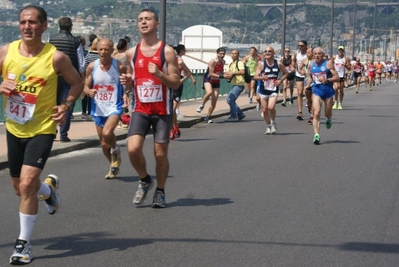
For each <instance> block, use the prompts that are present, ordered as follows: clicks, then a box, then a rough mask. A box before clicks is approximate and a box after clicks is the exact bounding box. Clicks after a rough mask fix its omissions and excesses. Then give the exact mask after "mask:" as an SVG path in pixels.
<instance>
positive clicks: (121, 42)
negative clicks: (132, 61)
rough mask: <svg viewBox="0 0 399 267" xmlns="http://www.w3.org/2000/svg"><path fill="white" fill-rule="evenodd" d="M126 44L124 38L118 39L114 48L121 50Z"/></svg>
mask: <svg viewBox="0 0 399 267" xmlns="http://www.w3.org/2000/svg"><path fill="white" fill-rule="evenodd" d="M126 46H127V41H126V39H119V41H118V44H117V45H116V49H118V50H122V49H123V48H125V47H126Z"/></svg>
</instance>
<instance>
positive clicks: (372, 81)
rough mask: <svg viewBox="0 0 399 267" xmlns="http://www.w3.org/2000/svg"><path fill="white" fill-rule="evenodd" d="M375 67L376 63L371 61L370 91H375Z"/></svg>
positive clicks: (369, 69)
mask: <svg viewBox="0 0 399 267" xmlns="http://www.w3.org/2000/svg"><path fill="white" fill-rule="evenodd" d="M375 70H376V68H375V65H374V61H373V60H370V62H369V64H368V65H367V71H368V74H369V75H368V77H369V78H368V80H369V90H370V91H373V86H374V85H375Z"/></svg>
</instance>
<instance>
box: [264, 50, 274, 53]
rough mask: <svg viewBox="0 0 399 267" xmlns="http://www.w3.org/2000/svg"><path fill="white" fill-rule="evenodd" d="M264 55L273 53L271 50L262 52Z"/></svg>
mask: <svg viewBox="0 0 399 267" xmlns="http://www.w3.org/2000/svg"><path fill="white" fill-rule="evenodd" d="M263 52H264V53H273V51H272V50H265V51H263Z"/></svg>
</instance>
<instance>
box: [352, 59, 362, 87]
mask: <svg viewBox="0 0 399 267" xmlns="http://www.w3.org/2000/svg"><path fill="white" fill-rule="evenodd" d="M362 69H363V65H362V63H360V58H359V57H357V58H356V61H355V62H354V63H353V65H352V70H353V78H354V82H355V86H356V94H358V93H359V89H360V82H361V80H362Z"/></svg>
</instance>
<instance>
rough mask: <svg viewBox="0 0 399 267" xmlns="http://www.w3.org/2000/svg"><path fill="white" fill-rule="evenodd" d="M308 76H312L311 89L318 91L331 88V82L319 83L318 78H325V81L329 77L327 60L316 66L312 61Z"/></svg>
mask: <svg viewBox="0 0 399 267" xmlns="http://www.w3.org/2000/svg"><path fill="white" fill-rule="evenodd" d="M310 75H312V80H313V88H317V89H320V90H323V89H327V88H328V89H329V88H332V86H333V84H332V83H331V82H327V83H321V82H319V77H325V78H326V79H327V78H328V77H330V76H331V72H330V70H329V69H328V68H327V60H324V61H323V62H322V63H321V64H320V65H317V64H316V61H313V63H312V66H311V69H310Z"/></svg>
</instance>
